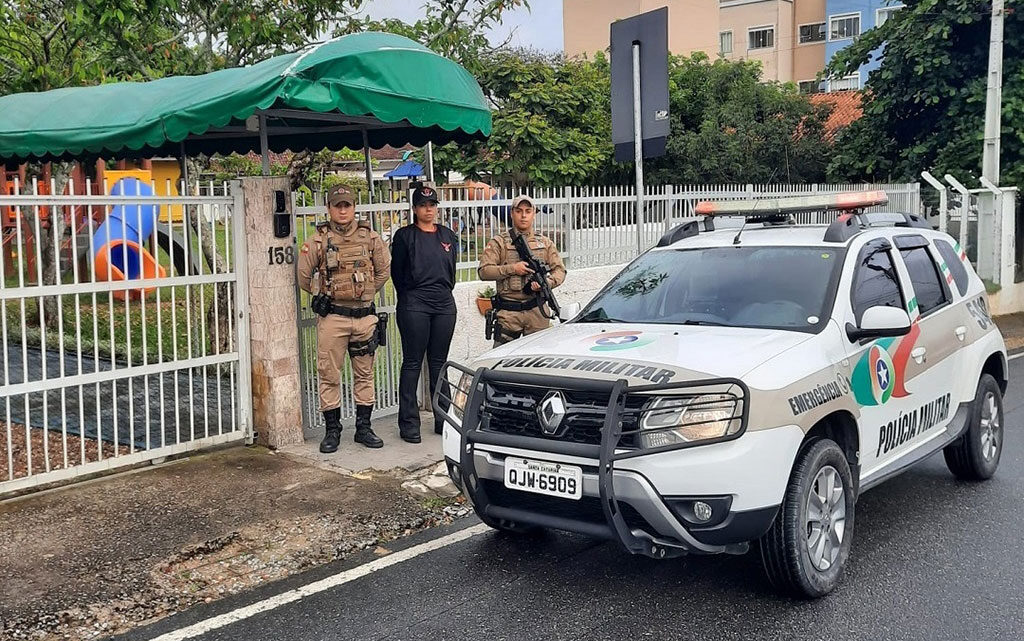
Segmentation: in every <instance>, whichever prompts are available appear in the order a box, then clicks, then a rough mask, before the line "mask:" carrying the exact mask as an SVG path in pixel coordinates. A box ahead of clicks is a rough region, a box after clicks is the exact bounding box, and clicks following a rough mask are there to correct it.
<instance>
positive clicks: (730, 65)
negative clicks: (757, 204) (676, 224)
mask: <svg viewBox="0 0 1024 641" xmlns="http://www.w3.org/2000/svg"><path fill="white" fill-rule="evenodd" d="M669 105H670V106H669V117H670V119H671V130H670V135H669V139H668V145H667V153H666V155H665V156H663V157H661V158H655V159H652V160H650V161H647V162H646V163H645V164H644V175H645V178H646V179H647V180H648V181H649V182H650V183H653V184H659V183H660V184H672V183H771V182H785V183H790V182H792V183H800V182H815V181H819V180H821V179H823V178H824V175H825V167H826V164H827V161H828V155H829V153H830V151H831V150H830V148H829V145H828V143H827V141H826V140H825V130H824V121H825V119H826V118H827V116H828V110H827V108H815V107H814V106H813V105H812V104H811V103H810V102H809V101H808V99H807V97H806V96H802V95H800V94H799V92H798V91H797V90H796V88H795V87H794V86H793V85H791V84H789V85H780V84H778V83H765V82H761V67H760V65H759V64H758V63H756V62H730V61H727V60H722V59H718V60H715V61H713V62H712V61H711V60H709V59H708V57H707V56H706V55H704V54H702V53H695V54H693V56H692V57H685V56H674V57H672V58H671V60H670V62H669ZM624 167H625V168H626V169H627V171H630V172H631V171H632V164H629V165H625V166H624Z"/></svg>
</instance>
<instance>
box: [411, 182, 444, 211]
mask: <svg viewBox="0 0 1024 641" xmlns="http://www.w3.org/2000/svg"><path fill="white" fill-rule="evenodd" d="M423 203H434V204H435V205H436V204H437V203H438V200H437V191H436V190H435V189H434V188H433V187H429V186H427V185H423V186H422V187H417V188H416V191H414V192H412V206H413V207H415V206H417V205H422V204H423Z"/></svg>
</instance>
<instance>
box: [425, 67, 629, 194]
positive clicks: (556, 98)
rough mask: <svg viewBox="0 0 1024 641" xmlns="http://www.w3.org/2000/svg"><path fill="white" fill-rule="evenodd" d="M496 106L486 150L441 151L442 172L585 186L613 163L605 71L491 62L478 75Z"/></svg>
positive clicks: (449, 148) (483, 147) (436, 157)
mask: <svg viewBox="0 0 1024 641" xmlns="http://www.w3.org/2000/svg"><path fill="white" fill-rule="evenodd" d="M478 80H479V81H480V85H481V87H483V90H484V93H485V94H486V95H487V97H488V99H489V100H490V102H491V104H492V105H494V111H493V119H494V126H493V130H492V132H491V136H490V138H489V139H488V140H487V142H485V143H476V144H473V145H468V146H466V147H464V148H461V149H459V148H457V147H456V146H454V145H448V146H446V147H443V148H440V149H437V150H435V154H434V162H435V166H437V167H438V168H439V169H440V171H442V172H447V171H448V170H450V169H457V170H458V171H460V172H462V173H464V174H467V175H470V176H478V175H480V174H481V173H484V172H488V173H493V174H497V175H501V176H506V177H509V178H511V179H512V180H513V181H514V182H515V183H516V184H518V185H526V184H533V185H537V186H543V187H546V186H553V185H566V184H580V183H583V182H587V181H588V180H590V179H591V178H592V177H593V176H595V175H597V174H598V173H599V172H600V171H601V169H602V168H603V167H604V166H605V165H607V163H608V162H609V159H610V158H611V152H612V146H611V121H610V115H609V114H610V112H609V109H610V107H609V103H610V95H609V74H608V67H607V64H606V63H604V62H603V59H602V61H601V62H590V61H584V60H565V59H563V58H561V57H558V56H545V55H541V54H538V53H534V52H529V51H523V50H517V51H501V52H497V53H493V54H491V55H490V56H488V58H487V60H486V63H485V64H484V65H483V68H482V70H481V72H480V75H479V76H478Z"/></svg>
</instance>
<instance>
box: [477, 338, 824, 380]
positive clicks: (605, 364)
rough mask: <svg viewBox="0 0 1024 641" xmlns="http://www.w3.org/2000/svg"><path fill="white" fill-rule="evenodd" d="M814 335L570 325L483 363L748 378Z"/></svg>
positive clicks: (644, 375)
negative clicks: (770, 361)
mask: <svg viewBox="0 0 1024 641" xmlns="http://www.w3.org/2000/svg"><path fill="white" fill-rule="evenodd" d="M812 336H813V335H812V334H807V333H803V332H790V331H780V330H775V329H752V328H744V327H714V326H689V325H688V326H679V325H634V324H629V325H625V324H622V325H619V324H611V323H569V324H567V325H561V326H557V327H554V328H552V329H549V330H547V331H544V332H540V333H538V334H534V335H532V336H528V337H526V338H522V339H519V340H517V341H513V342H511V343H508V344H506V345H503V346H501V347H499V348H497V349H495V350H492V351H490V352H487V353H486V354H484V355H483V356H482V357H481V358H480V359H478V361H477V363H476V364H477V365H484V366H489V367H495V368H499V369H509V370H523V371H534V372H537V373H546V374H559V375H566V376H586V377H594V378H611V379H614V378H632V379H640V380H641V381H646V382H650V383H667V382H678V381H685V380H692V379H694V378H700V377H735V378H740V377H742V376H743V375H744V374H746V373H747V372H749V371H750V370H752V369H753V368H755V367H758V366H760V365H763V364H764V363H765V362H766V361H769V360H770V359H772V358H775V357H776V356H779V355H780V354H782V353H783V352H785V351H786V350H788V349H790V348H792V347H795V346H796V345H799V344H800V343H803V342H804V341H807V340H809V339H810V338H812ZM552 370H554V371H552Z"/></svg>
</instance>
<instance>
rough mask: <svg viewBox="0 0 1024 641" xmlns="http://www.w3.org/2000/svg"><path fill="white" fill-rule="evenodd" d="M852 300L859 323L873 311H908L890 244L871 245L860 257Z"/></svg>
mask: <svg viewBox="0 0 1024 641" xmlns="http://www.w3.org/2000/svg"><path fill="white" fill-rule="evenodd" d="M851 300H852V303H853V314H854V316H855V317H856V318H857V322H858V323H860V319H861V316H863V315H864V311H865V310H866V309H867V308H869V307H875V306H879V305H881V306H883V307H896V308H898V309H906V306H905V304H904V302H903V293H902V292H901V291H900V280H899V276H898V275H897V274H896V268H895V267H893V264H892V256H891V255H890V253H889V244H888V243H886V242H874V243H869V244H868V245H867V246H865V247H864V249H862V250H861V252H860V254H859V255H858V256H857V265H856V269H855V270H854V273H853V291H852V292H851Z"/></svg>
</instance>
